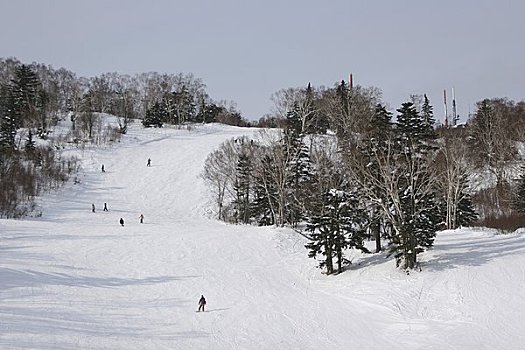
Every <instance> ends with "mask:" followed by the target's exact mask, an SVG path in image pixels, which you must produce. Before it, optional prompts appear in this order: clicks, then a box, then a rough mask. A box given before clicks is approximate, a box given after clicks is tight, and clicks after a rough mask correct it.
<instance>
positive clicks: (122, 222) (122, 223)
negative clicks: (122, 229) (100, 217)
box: [120, 218, 124, 226]
mask: <svg viewBox="0 0 525 350" xmlns="http://www.w3.org/2000/svg"><path fill="white" fill-rule="evenodd" d="M120 224H121V225H122V226H124V219H123V218H120Z"/></svg>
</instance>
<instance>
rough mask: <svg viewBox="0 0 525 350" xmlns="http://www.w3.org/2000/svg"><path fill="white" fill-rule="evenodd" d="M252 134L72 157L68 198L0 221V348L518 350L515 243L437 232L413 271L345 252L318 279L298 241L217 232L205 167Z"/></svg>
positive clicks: (149, 136) (132, 143) (180, 134)
mask: <svg viewBox="0 0 525 350" xmlns="http://www.w3.org/2000/svg"><path fill="white" fill-rule="evenodd" d="M254 133H255V130H253V129H243V128H236V127H231V126H224V125H219V124H211V125H202V126H196V127H194V128H193V129H191V130H181V129H176V128H169V127H168V128H162V129H144V128H142V127H141V126H140V125H139V124H135V125H132V126H131V127H130V129H129V132H128V134H127V135H125V136H124V137H123V138H122V140H121V141H120V142H118V143H116V144H115V145H112V146H105V147H99V148H95V147H92V148H90V147H86V148H83V149H81V150H78V149H74V150H72V151H70V152H75V153H76V154H77V155H78V156H79V157H81V159H82V162H83V167H82V170H81V172H80V174H79V175H78V179H77V180H78V181H77V183H74V181H70V182H69V183H68V184H67V185H66V186H65V187H63V188H62V189H60V190H59V191H57V192H54V193H50V194H46V195H44V196H43V197H42V198H41V199H40V207H41V208H42V209H41V210H42V215H41V216H37V217H33V218H27V219H24V220H0V232H1V235H0V239H1V241H0V242H1V243H0V320H1V321H0V349H39V350H47V349H49V350H67V349H154V350H158V349H214V350H222V349H301V350H304V349H403V350H407V349H440V350H443V349H491V350H493V349H523V348H524V346H525V345H524V344H525V316H524V315H525V298H524V297H523V293H524V291H525V239H524V235H523V234H522V233H520V232H516V233H513V234H507V235H502V234H498V233H497V232H495V231H490V230H487V229H462V230H455V231H444V232H439V233H438V236H437V239H436V243H435V247H434V248H433V249H432V250H430V251H429V252H426V253H424V254H422V255H421V260H422V264H421V267H422V270H421V271H419V270H418V271H412V272H411V273H410V274H406V273H405V272H403V271H400V270H399V269H396V267H395V262H394V260H393V259H392V258H386V256H385V254H369V255H362V254H360V253H359V254H358V253H352V252H351V253H350V257H351V259H352V262H353V264H352V265H351V266H350V268H349V269H348V270H347V271H345V272H344V273H342V274H340V275H336V276H326V275H324V274H322V272H321V270H319V269H318V268H316V267H315V266H316V262H315V260H312V259H309V258H308V257H307V251H306V249H305V248H304V244H305V238H304V237H303V236H301V235H300V234H298V233H296V232H295V231H293V230H291V229H287V228H275V227H252V226H246V225H229V224H225V223H223V222H219V221H217V220H215V219H214V217H213V216H214V215H213V201H212V200H211V198H210V196H209V195H208V190H207V188H206V186H205V184H204V182H203V180H202V179H201V178H200V177H199V174H200V173H201V171H202V168H203V164H204V161H205V159H206V156H207V155H208V153H210V152H211V151H213V150H214V149H216V148H217V147H218V146H219V144H220V143H221V142H223V141H225V140H226V139H229V138H232V137H239V136H242V135H248V136H249V137H251V136H253V134H254ZM148 158H151V162H152V164H151V167H147V166H146V162H147V160H148ZM102 164H104V166H105V172H102V171H101V165H102ZM92 203H93V204H95V207H96V212H95V213H93V212H92V211H91V204H92ZM104 203H107V205H108V211H107V212H104V211H102V208H103V204H104ZM141 214H143V215H144V223H143V224H141V223H140V220H139V216H140V215H141ZM120 218H123V219H124V222H125V224H124V226H121V225H120V224H119V220H120ZM371 243H373V242H371ZM201 294H203V295H204V296H205V297H206V299H207V302H208V303H207V305H206V311H205V312H196V311H197V308H198V305H197V303H198V300H199V298H200V296H201Z"/></svg>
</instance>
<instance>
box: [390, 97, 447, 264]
mask: <svg viewBox="0 0 525 350" xmlns="http://www.w3.org/2000/svg"><path fill="white" fill-rule="evenodd" d="M398 112H399V115H398V117H397V128H396V132H397V142H398V147H399V150H398V156H397V169H398V171H400V172H402V176H400V177H399V183H398V186H399V187H398V189H397V190H398V194H397V197H398V198H399V202H398V205H399V209H398V211H397V214H396V216H397V220H396V221H397V222H396V227H397V230H396V231H395V234H394V235H393V237H392V242H391V246H390V251H391V252H392V253H393V254H394V256H395V257H396V260H397V264H398V266H399V265H400V264H401V263H403V267H404V268H407V269H412V268H414V267H415V266H416V264H417V255H418V254H419V253H421V252H422V251H424V249H427V248H429V247H431V246H432V245H433V242H434V238H435V235H436V231H437V229H438V227H439V225H440V224H441V222H442V221H443V218H442V216H441V213H440V210H439V203H438V197H437V195H436V191H435V189H434V186H435V184H434V183H433V182H432V181H433V179H434V178H433V174H432V173H431V171H430V169H429V163H430V161H431V159H432V152H431V151H432V150H433V149H434V146H433V144H432V140H431V139H429V138H428V137H429V134H428V129H427V128H426V126H425V125H426V124H425V121H424V120H423V118H421V116H420V115H419V114H418V113H417V112H416V109H415V108H414V105H413V104H412V103H411V102H407V103H404V104H403V105H402V106H401V108H400V109H398Z"/></svg>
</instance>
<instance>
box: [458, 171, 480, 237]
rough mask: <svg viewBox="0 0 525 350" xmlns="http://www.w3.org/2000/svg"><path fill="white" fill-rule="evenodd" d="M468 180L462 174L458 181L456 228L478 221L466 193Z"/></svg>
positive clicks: (469, 197)
mask: <svg viewBox="0 0 525 350" xmlns="http://www.w3.org/2000/svg"><path fill="white" fill-rule="evenodd" d="M467 189H468V178H467V175H466V174H464V175H463V176H462V178H461V179H460V190H459V194H458V197H459V201H458V206H457V209H456V227H455V228H457V227H462V226H469V225H471V224H473V223H474V222H475V221H476V220H478V218H479V216H478V213H477V212H476V209H475V208H474V203H473V202H472V196H471V195H470V194H469V193H468V192H467Z"/></svg>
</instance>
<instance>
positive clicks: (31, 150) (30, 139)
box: [25, 129, 36, 156]
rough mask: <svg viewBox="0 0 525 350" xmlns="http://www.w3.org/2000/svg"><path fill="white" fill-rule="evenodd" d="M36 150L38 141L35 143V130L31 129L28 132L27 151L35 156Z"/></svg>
mask: <svg viewBox="0 0 525 350" xmlns="http://www.w3.org/2000/svg"><path fill="white" fill-rule="evenodd" d="M35 150H36V143H35V140H33V132H32V131H31V129H29V131H28V134H27V140H26V145H25V151H26V153H27V154H29V155H30V156H33V155H34V154H35Z"/></svg>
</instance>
